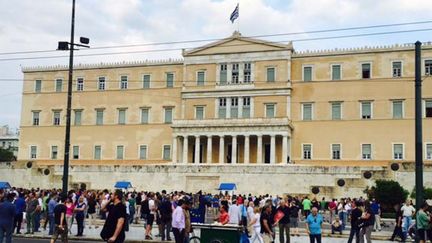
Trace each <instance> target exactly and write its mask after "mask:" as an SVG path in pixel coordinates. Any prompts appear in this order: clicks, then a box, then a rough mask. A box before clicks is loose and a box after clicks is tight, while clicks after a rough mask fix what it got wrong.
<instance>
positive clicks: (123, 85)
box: [120, 75, 128, 89]
mask: <svg viewBox="0 0 432 243" xmlns="http://www.w3.org/2000/svg"><path fill="white" fill-rule="evenodd" d="M127 88H128V76H125V75H124V76H120V89H127Z"/></svg>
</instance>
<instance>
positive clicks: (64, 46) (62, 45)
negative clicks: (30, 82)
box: [58, 0, 89, 193]
mask: <svg viewBox="0 0 432 243" xmlns="http://www.w3.org/2000/svg"><path fill="white" fill-rule="evenodd" d="M74 35H75V0H72V21H71V36H70V42H65V41H60V42H59V43H58V50H63V51H66V50H69V75H68V91H67V108H66V135H65V148H64V162H63V179H62V180H63V186H62V192H63V193H67V192H68V183H69V182H68V179H69V151H70V129H71V128H70V126H71V106H72V78H73V56H74V49H75V46H82V47H87V48H89V46H88V45H81V44H75V43H74ZM80 42H81V43H83V44H88V43H89V39H88V38H85V37H81V38H80Z"/></svg>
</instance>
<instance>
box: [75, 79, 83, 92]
mask: <svg viewBox="0 0 432 243" xmlns="http://www.w3.org/2000/svg"><path fill="white" fill-rule="evenodd" d="M76 88H77V91H83V90H84V78H77V86H76Z"/></svg>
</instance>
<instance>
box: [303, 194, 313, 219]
mask: <svg viewBox="0 0 432 243" xmlns="http://www.w3.org/2000/svg"><path fill="white" fill-rule="evenodd" d="M302 205H303V213H304V217H305V218H307V216H308V215H309V213H310V211H311V207H312V202H311V200H309V198H308V197H307V196H306V197H305V198H304V199H303V201H302Z"/></svg>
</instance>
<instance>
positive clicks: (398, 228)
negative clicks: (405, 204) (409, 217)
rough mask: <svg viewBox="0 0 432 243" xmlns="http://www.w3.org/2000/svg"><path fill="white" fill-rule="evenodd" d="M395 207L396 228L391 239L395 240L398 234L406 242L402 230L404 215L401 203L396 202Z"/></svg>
mask: <svg viewBox="0 0 432 243" xmlns="http://www.w3.org/2000/svg"><path fill="white" fill-rule="evenodd" d="M394 209H395V212H396V214H395V228H394V230H393V234H392V236H391V237H390V241H394V240H395V237H396V236H398V237H399V238H400V239H401V241H403V242H404V241H405V237H404V235H403V232H402V221H403V216H402V211H401V207H400V205H399V204H396V205H395V206H394Z"/></svg>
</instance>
